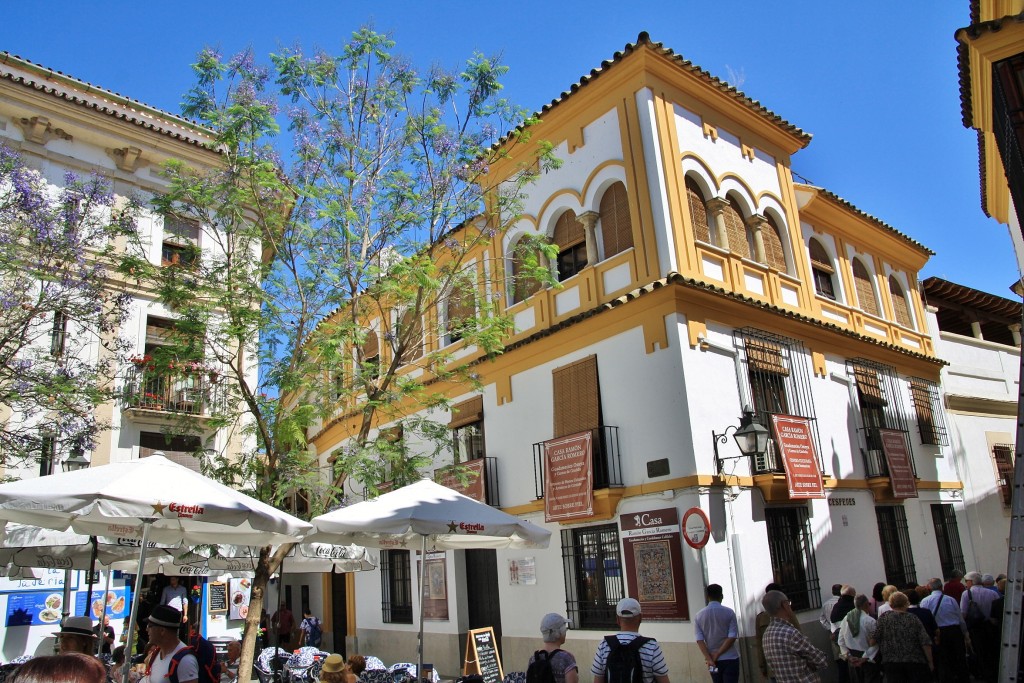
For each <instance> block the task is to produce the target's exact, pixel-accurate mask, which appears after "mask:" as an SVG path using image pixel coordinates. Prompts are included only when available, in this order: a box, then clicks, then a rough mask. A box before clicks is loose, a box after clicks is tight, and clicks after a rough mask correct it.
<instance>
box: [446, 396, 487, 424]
mask: <svg viewBox="0 0 1024 683" xmlns="http://www.w3.org/2000/svg"><path fill="white" fill-rule="evenodd" d="M483 419H484V397H483V396H474V397H473V398H471V399H468V400H466V401H463V402H462V403H456V404H455V405H453V406H452V419H451V421H450V422H448V428H449V429H458V428H459V427H465V426H466V425H468V424H472V423H474V422H480V421H481V420H483Z"/></svg>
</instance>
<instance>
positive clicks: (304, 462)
mask: <svg viewBox="0 0 1024 683" xmlns="http://www.w3.org/2000/svg"><path fill="white" fill-rule="evenodd" d="M393 48H394V45H393V43H392V41H391V40H390V39H389V38H388V37H387V36H385V35H381V34H379V33H376V32H374V31H373V30H372V29H369V28H365V29H362V30H360V31H358V32H356V33H355V34H354V35H353V36H352V39H351V40H350V41H349V42H348V43H347V44H345V45H344V46H343V48H342V49H341V50H340V52H339V53H337V54H332V53H328V52H325V51H317V52H314V53H312V54H307V53H305V52H303V51H302V50H301V49H298V48H295V49H288V50H284V51H281V52H279V53H277V54H273V55H271V56H270V68H269V69H267V68H264V67H263V66H261V65H260V64H258V63H257V62H256V60H255V59H254V57H253V55H252V54H251V53H250V52H247V53H244V54H241V55H239V56H236V57H234V58H231V59H223V58H222V57H221V56H220V55H218V54H217V53H216V52H214V51H211V50H206V51H204V52H202V53H201V54H200V55H199V59H198V62H197V63H196V64H195V65H194V68H195V71H196V74H197V83H196V85H195V87H194V88H193V89H192V91H191V92H189V93H188V95H187V96H186V99H185V105H184V113H185V115H186V116H190V117H193V118H195V119H198V120H199V121H201V122H202V123H204V124H205V125H207V126H209V127H210V128H211V129H213V130H214V131H216V132H217V135H218V137H219V144H220V148H221V151H222V158H223V162H224V163H223V167H222V168H221V169H219V170H218V171H216V172H211V173H204V172H199V171H196V170H194V169H192V168H189V167H187V166H185V165H183V164H171V165H169V166H168V167H167V168H166V173H167V176H168V178H169V180H170V189H169V191H168V192H167V194H166V195H164V196H162V197H160V198H158V199H157V201H156V208H157V210H158V211H159V212H160V213H162V214H164V215H167V216H178V217H187V218H190V219H192V220H194V221H195V222H197V223H198V224H199V225H200V226H201V229H202V235H201V237H200V246H201V247H202V249H201V252H202V253H201V257H197V258H194V259H189V263H188V264H187V267H179V268H163V269H152V268H149V269H147V268H146V266H145V264H144V263H137V264H131V266H130V267H131V269H132V270H133V271H134V272H135V273H136V276H137V277H140V278H151V279H153V280H154V281H157V282H159V290H160V292H161V298H162V299H163V300H164V301H165V302H166V303H167V304H168V305H169V306H170V308H171V309H172V310H174V311H175V312H176V314H177V316H178V317H179V325H178V329H177V330H176V331H175V334H174V335H173V337H172V338H171V341H172V345H171V347H170V348H169V352H170V353H172V354H173V353H179V352H180V354H182V355H184V356H190V354H191V355H194V354H195V352H196V349H197V347H196V345H195V344H194V343H191V342H190V341H189V340H190V339H193V340H194V339H196V338H202V339H203V343H202V345H201V352H202V354H203V355H204V360H205V361H207V362H209V363H211V364H215V365H217V366H219V367H223V368H227V369H229V370H228V375H229V377H228V378H227V379H226V381H225V386H226V389H227V390H228V394H229V398H228V400H227V401H225V402H224V403H223V404H222V405H218V406H217V407H216V410H217V414H216V415H215V421H214V423H213V426H226V427H228V426H236V425H245V428H246V429H248V430H249V431H250V433H251V434H252V435H253V436H254V437H255V438H254V439H252V442H253V443H254V444H255V447H254V448H253V449H252V450H251V452H247V453H244V454H243V455H242V456H241V457H240V458H232V459H228V458H225V457H219V456H210V455H209V453H208V452H207V453H206V455H205V465H206V467H207V471H208V472H209V473H211V474H213V475H215V476H217V477H219V478H220V479H222V480H223V481H226V482H229V483H232V484H234V485H237V486H242V487H244V488H246V489H247V490H250V489H251V491H252V492H253V493H254V494H255V495H256V496H258V497H260V498H261V499H263V500H266V501H268V502H271V503H274V504H281V503H282V501H283V500H284V499H285V498H286V497H287V496H288V495H289V494H291V493H292V492H294V491H296V490H302V491H304V492H305V494H306V496H308V498H309V503H310V504H309V514H311V515H312V514H317V513H319V512H321V511H323V510H324V509H326V508H328V507H330V506H332V505H337V504H341V503H342V502H343V500H344V497H345V491H346V490H351V487H350V488H349V489H346V482H347V481H348V479H349V477H355V478H356V479H358V480H359V482H360V484H361V485H365V486H367V487H369V488H370V489H371V490H372V489H374V487H375V486H376V485H377V484H378V483H379V482H380V481H382V479H383V471H384V470H385V469H386V470H387V471H388V475H389V478H390V479H392V480H393V481H394V482H395V483H396V484H402V483H404V482H405V481H408V480H411V479H412V478H414V477H415V476H418V474H417V471H418V468H420V467H422V466H424V465H425V464H426V459H429V454H428V455H427V456H411V455H409V454H407V453H406V452H405V451H404V449H403V448H402V447H401V446H400V444H396V443H395V441H394V439H389V438H378V436H377V434H376V432H375V430H376V428H378V427H380V426H382V425H384V424H388V423H391V422H393V421H394V420H396V419H399V418H400V417H401V414H399V413H398V412H397V407H398V406H405V407H406V408H407V407H408V405H409V404H410V403H412V404H413V405H416V406H421V407H432V406H440V405H442V404H444V403H445V397H444V395H442V393H441V392H439V391H437V390H436V387H437V386H438V385H439V383H438V380H443V382H445V383H448V384H449V385H451V383H453V382H465V383H469V384H471V383H472V382H473V381H474V375H473V374H472V372H471V371H469V370H466V369H464V368H463V369H460V368H458V367H454V366H453V365H452V364H450V363H449V360H450V357H449V356H448V355H447V354H446V352H445V351H444V350H429V349H427V350H424V348H423V346H422V339H423V336H424V334H427V333H428V332H429V331H427V330H424V329H423V320H425V319H428V318H425V317H424V316H425V314H427V312H428V311H430V310H432V309H433V307H435V306H436V305H437V303H438V302H439V300H441V299H442V298H443V297H446V296H451V295H452V294H453V292H459V291H461V292H466V293H467V296H469V297H472V305H471V306H467V305H463V307H462V313H461V314H460V316H459V319H458V321H457V328H458V329H457V333H458V334H459V336H460V337H461V338H462V339H464V340H466V343H467V344H471V345H473V346H474V347H475V348H478V349H480V350H481V351H482V353H483V355H484V356H486V355H493V354H497V353H500V352H501V350H502V339H503V338H505V337H506V336H507V335H508V333H509V331H510V330H511V323H510V320H509V318H508V317H507V316H505V315H499V314H498V310H499V309H498V307H496V305H495V304H496V300H495V299H496V297H497V296H499V295H498V294H495V295H493V296H478V295H477V294H476V293H479V292H486V291H490V292H501V291H505V285H504V284H500V285H498V284H495V286H492V287H488V286H487V284H488V283H486V282H484V281H483V280H485V279H487V278H488V277H491V278H497V277H499V274H501V273H503V272H504V271H503V268H501V267H500V266H499V264H498V263H497V261H499V260H500V255H498V256H495V255H493V254H492V256H491V258H492V259H493V260H494V261H495V262H494V263H490V264H485V265H486V267H481V264H480V263H479V256H478V255H476V256H473V257H472V258H475V259H476V262H475V264H474V265H472V267H470V265H469V264H468V259H469V258H470V255H471V254H477V253H478V251H479V249H478V247H479V246H480V245H482V244H487V243H491V242H492V240H494V239H495V237H496V236H498V235H500V234H501V233H502V232H503V231H505V229H506V228H507V227H508V226H509V225H510V223H511V221H513V220H514V219H515V218H516V217H517V216H518V215H519V212H520V200H521V199H522V195H523V191H524V188H525V187H526V185H527V184H528V183H530V182H531V181H532V180H533V178H534V177H535V175H536V174H537V173H539V172H540V171H541V170H542V169H543V168H544V167H545V166H546V165H547V164H551V163H554V160H553V159H552V158H551V157H550V149H549V148H548V146H547V145H544V144H543V143H541V142H539V141H537V140H532V141H531V140H530V135H529V130H530V124H531V123H532V122H531V120H530V119H529V117H528V116H527V115H526V113H525V112H524V111H522V110H520V109H518V108H516V107H514V106H512V105H511V104H510V103H509V102H507V101H506V100H505V99H503V98H502V97H501V94H502V93H501V91H502V86H501V82H500V79H501V77H502V76H503V75H504V74H505V73H506V67H504V66H502V65H501V64H500V62H499V61H498V60H497V59H495V58H489V57H485V56H483V55H480V54H477V55H473V56H472V57H471V58H470V59H469V60H468V61H467V62H466V63H465V64H464V65H463V66H462V67H461V68H460V69H457V70H454V71H448V70H445V69H442V68H440V67H433V68H431V69H428V70H426V71H419V70H417V69H415V68H414V67H413V65H412V64H411V63H410V62H409V61H408V60H406V59H404V58H402V57H399V56H397V55H396V54H394V53H393V52H392V50H393ZM282 128H283V129H285V130H286V131H287V135H279V132H280V130H281V129H282ZM502 136H504V137H502ZM499 142H501V144H500V145H499V144H496V143H499ZM520 145H529V146H530V147H529V148H528V149H530V150H532V151H531V158H532V161H531V163H530V164H528V165H526V166H525V167H523V168H521V169H519V170H518V171H517V172H515V173H512V174H511V176H510V175H509V174H504V175H505V177H504V178H503V179H502V182H501V183H497V182H495V181H494V180H492V179H491V178H490V176H489V175H488V171H489V169H490V166H491V164H493V163H495V162H498V161H499V160H501V159H503V158H507V155H508V154H509V151H510V150H511V149H513V148H515V147H517V146H520ZM545 250H547V252H548V254H549V255H551V254H550V247H545V246H544V245H529V247H528V248H527V249H526V253H527V257H526V267H525V268H523V269H521V271H520V273H519V275H520V276H521V277H524V278H533V279H534V280H543V279H545V278H546V277H547V270H546V268H544V267H542V266H541V264H540V262H541V260H542V259H540V258H539V256H538V255H539V254H543V253H544V252H545ZM492 284H494V283H492ZM467 301H468V299H467ZM464 303H465V301H464ZM369 320H377V321H378V328H377V333H379V344H380V346H379V347H378V351H377V352H376V353H372V352H370V351H368V349H367V341H368V337H369V335H370V330H369V328H368V325H367V322H368V321H369ZM449 322H451V323H452V324H453V325H454V324H456V323H455V321H449ZM190 343H191V347H190V346H189V345H190ZM254 363H258V364H259V372H258V373H253V372H252V367H253V364H254ZM409 364H413V365H416V366H418V367H420V368H422V370H423V372H422V373H418V374H417V373H406V372H399V370H400V368H402V367H403V366H407V365H409ZM456 366H457V364H456ZM425 377H430V378H431V380H432V382H431V383H427V382H426V381H425V379H424V378H425ZM408 412H409V411H408V410H405V411H404V412H403V413H402V414H405V413H408ZM339 414H346V415H348V416H350V417H352V418H353V419H354V422H355V425H356V426H355V428H354V429H353V430H352V431H351V433H349V434H347V435H346V438H345V444H346V445H345V447H344V448H343V449H339V450H338V451H336V452H334V453H332V462H331V464H330V465H325V463H324V462H323V458H322V457H321V456H320V455H319V454H317V453H315V452H313V451H312V450H311V449H310V447H309V443H308V439H309V437H310V434H311V433H312V432H313V430H315V429H316V428H318V427H319V426H320V425H323V424H324V423H326V422H327V421H328V420H330V419H331V418H333V417H337V416H338V415H339ZM402 426H403V429H404V433H405V434H406V435H407V436H408V435H409V434H410V433H413V432H415V433H417V434H418V435H420V436H421V437H422V438H423V440H424V441H427V442H429V441H433V442H435V443H437V444H438V446H437V450H441V449H443V448H445V447H448V446H449V438H448V436H447V434H444V433H443V431H444V430H440V429H438V428H437V426H436V425H434V423H432V422H430V421H427V420H414V419H407V418H403V422H402ZM183 428H187V425H184V426H183ZM371 437H372V438H371ZM287 551H288V548H286V547H282V548H280V549H278V550H277V551H276V552H274V553H271V549H270V548H264V549H263V551H262V552H261V555H260V561H259V565H258V568H257V570H256V576H255V579H254V581H253V584H252V596H251V602H250V609H249V616H248V619H247V624H246V625H247V628H246V633H245V638H244V641H243V656H242V666H241V669H240V672H241V673H240V675H242V676H243V677H245V676H248V673H249V671H250V666H251V663H252V656H253V646H254V641H255V635H256V631H257V627H258V619H259V616H260V613H261V609H262V606H263V600H264V590H265V588H266V586H267V582H268V579H269V576H270V574H271V573H272V572H273V571H274V570H275V569H276V568H277V567H278V566H279V565H280V562H281V558H282V557H283V556H284V554H285V553H286V552H287Z"/></svg>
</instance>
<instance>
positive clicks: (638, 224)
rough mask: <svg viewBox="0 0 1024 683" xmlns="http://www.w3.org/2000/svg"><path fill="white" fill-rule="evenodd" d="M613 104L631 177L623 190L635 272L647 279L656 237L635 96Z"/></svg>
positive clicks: (654, 269) (654, 267)
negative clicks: (626, 199)
mask: <svg viewBox="0 0 1024 683" xmlns="http://www.w3.org/2000/svg"><path fill="white" fill-rule="evenodd" d="M616 107H617V110H618V113H619V116H620V120H621V124H620V126H619V140H620V144H621V145H622V149H623V158H624V160H625V165H626V176H627V177H628V178H632V180H633V182H632V186H627V187H626V190H627V191H628V193H629V195H628V196H629V198H630V207H629V212H630V219H631V220H632V221H633V236H634V237H639V241H637V242H635V243H634V247H635V249H637V250H638V254H637V259H636V276H637V278H638V282H649V281H650V280H652V279H654V278H656V277H657V276H658V275H659V274H660V273H659V269H658V240H657V236H656V235H655V229H654V214H653V213H652V207H651V201H650V196H651V194H650V181H649V180H648V178H647V165H646V159H645V157H644V152H643V148H644V146H643V134H642V131H641V130H640V112H639V111H638V109H637V106H636V98H635V97H633V98H629V99H627V98H626V97H623V98H621V99H620V100H619V101H618V102H617V103H616Z"/></svg>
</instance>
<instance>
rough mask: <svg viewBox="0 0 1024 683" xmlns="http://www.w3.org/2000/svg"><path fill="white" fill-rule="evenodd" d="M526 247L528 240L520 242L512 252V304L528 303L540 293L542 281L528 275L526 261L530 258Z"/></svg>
mask: <svg viewBox="0 0 1024 683" xmlns="http://www.w3.org/2000/svg"><path fill="white" fill-rule="evenodd" d="M526 245H527V240H520V241H519V242H518V243H517V244H516V246H515V247H514V248H513V250H512V303H518V302H520V301H526V300H527V299H529V298H530V297H531V296H533V295H534V294H536V293H537V292H539V291H540V284H541V283H540V280H538V279H536V278H533V277H530V276H529V275H527V274H526V259H527V257H528V256H530V254H528V253H527V252H526V248H527V247H526ZM537 258H540V257H539V256H537Z"/></svg>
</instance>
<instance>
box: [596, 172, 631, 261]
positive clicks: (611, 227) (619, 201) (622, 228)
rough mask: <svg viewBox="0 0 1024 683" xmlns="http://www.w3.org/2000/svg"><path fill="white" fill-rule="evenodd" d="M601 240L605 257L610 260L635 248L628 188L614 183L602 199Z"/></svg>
mask: <svg viewBox="0 0 1024 683" xmlns="http://www.w3.org/2000/svg"><path fill="white" fill-rule="evenodd" d="M600 214H601V239H602V241H603V242H604V257H605V258H609V257H611V256H614V255H615V254H618V253H620V252H623V251H625V250H627V249H630V248H631V247H632V246H633V223H632V221H631V220H630V217H629V198H628V196H627V195H626V186H625V185H623V184H622V183H614V184H612V185H611V187H609V188H608V189H607V190H605V193H604V196H602V197H601V208H600Z"/></svg>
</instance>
